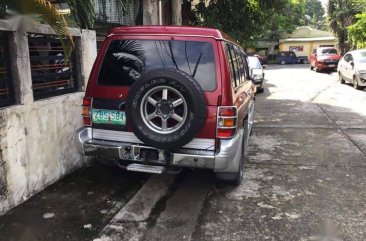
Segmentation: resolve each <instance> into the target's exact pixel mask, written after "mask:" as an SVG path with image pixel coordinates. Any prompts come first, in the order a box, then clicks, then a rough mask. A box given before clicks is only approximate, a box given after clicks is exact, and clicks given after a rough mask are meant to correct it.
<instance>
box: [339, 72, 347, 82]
mask: <svg viewBox="0 0 366 241" xmlns="http://www.w3.org/2000/svg"><path fill="white" fill-rule="evenodd" d="M338 80H339V83H341V84H345V83H346V81H345V80H344V79H343V77H342V75H341V72H339V73H338Z"/></svg>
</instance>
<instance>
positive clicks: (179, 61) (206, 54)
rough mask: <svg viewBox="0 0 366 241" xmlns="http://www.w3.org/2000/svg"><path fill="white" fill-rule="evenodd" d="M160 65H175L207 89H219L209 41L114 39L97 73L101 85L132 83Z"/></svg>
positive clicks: (164, 66) (171, 66) (174, 66)
mask: <svg viewBox="0 0 366 241" xmlns="http://www.w3.org/2000/svg"><path fill="white" fill-rule="evenodd" d="M157 68H176V69H179V70H182V71H184V72H186V73H188V74H190V75H191V76H193V77H194V78H195V79H196V80H197V81H198V83H200V85H201V87H202V89H203V90H205V91H213V90H215V89H216V69H215V58H214V52H213V46H212V44H211V43H208V42H196V41H177V40H172V41H157V40H114V41H112V42H111V44H110V46H109V48H108V50H107V52H106V55H105V57H104V60H103V63H102V67H101V69H100V72H99V76H98V83H99V84H102V85H120V86H130V85H131V84H132V83H133V82H134V81H136V80H137V79H138V78H139V77H140V76H141V75H142V74H144V73H145V72H147V71H150V70H153V69H157Z"/></svg>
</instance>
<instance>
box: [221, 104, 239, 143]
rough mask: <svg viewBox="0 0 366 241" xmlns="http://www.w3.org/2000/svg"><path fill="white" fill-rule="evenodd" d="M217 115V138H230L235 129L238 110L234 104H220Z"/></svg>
mask: <svg viewBox="0 0 366 241" xmlns="http://www.w3.org/2000/svg"><path fill="white" fill-rule="evenodd" d="M217 114H218V116H217V138H221V139H229V138H232V137H233V136H234V135H235V133H236V129H237V124H238V123H237V122H238V111H237V109H236V107H235V106H220V107H219V108H218V113H217Z"/></svg>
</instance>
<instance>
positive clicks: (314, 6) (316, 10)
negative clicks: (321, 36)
mask: <svg viewBox="0 0 366 241" xmlns="http://www.w3.org/2000/svg"><path fill="white" fill-rule="evenodd" d="M324 13H325V11H324V8H323V5H322V4H321V2H320V1H319V0H306V3H305V14H306V15H308V16H310V17H311V20H310V23H311V24H312V25H314V26H316V27H317V26H318V23H319V22H322V21H323V20H324Z"/></svg>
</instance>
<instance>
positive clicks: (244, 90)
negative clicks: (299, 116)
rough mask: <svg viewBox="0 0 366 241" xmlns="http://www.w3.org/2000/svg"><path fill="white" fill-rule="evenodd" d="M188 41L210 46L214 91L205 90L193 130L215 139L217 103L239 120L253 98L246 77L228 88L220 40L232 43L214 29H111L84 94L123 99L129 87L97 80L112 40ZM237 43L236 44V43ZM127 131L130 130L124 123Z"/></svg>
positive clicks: (229, 81) (154, 27) (250, 84)
mask: <svg viewBox="0 0 366 241" xmlns="http://www.w3.org/2000/svg"><path fill="white" fill-rule="evenodd" d="M122 39H134V40H192V41H203V42H210V43H212V45H213V49H214V57H215V63H216V82H217V83H216V86H217V88H216V89H215V90H214V91H211V92H208V91H206V92H205V96H206V101H207V102H206V103H207V114H208V115H207V119H206V123H205V125H204V127H203V129H202V130H201V131H200V132H199V133H197V135H196V137H198V138H207V139H213V138H216V126H217V124H216V122H217V107H218V106H220V105H224V106H232V105H235V106H237V108H238V114H239V118H238V121H240V123H242V122H243V121H244V118H245V116H246V115H247V112H248V106H249V102H250V101H251V100H252V99H253V95H254V93H255V88H256V87H255V85H253V84H252V82H251V81H250V80H249V78H248V81H246V82H245V83H244V84H242V85H240V86H238V87H237V88H236V89H235V90H234V89H233V88H232V83H231V75H230V72H229V69H228V61H227V58H226V57H225V49H224V48H225V47H224V43H225V42H227V43H231V44H234V45H236V44H235V43H234V42H233V40H232V39H231V38H230V37H228V36H227V35H226V34H224V33H222V32H220V31H219V30H216V29H211V28H199V27H178V26H134V27H117V28H114V29H113V30H112V31H111V33H110V35H109V36H108V37H107V38H106V40H105V42H104V43H103V46H102V48H101V50H100V52H99V54H98V56H97V59H96V61H95V63H94V66H93V69H92V71H91V74H90V78H89V82H88V86H87V89H86V93H85V97H91V98H104V99H113V100H117V99H118V100H121V101H124V100H126V99H127V96H128V91H129V87H125V86H103V85H99V84H98V83H97V78H98V73H99V70H100V67H101V65H102V62H103V59H104V56H105V53H106V51H107V49H108V46H109V44H110V43H111V41H113V40H122ZM236 46H238V45H236ZM127 127H128V130H129V131H131V128H130V127H129V125H128V123H127Z"/></svg>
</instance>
